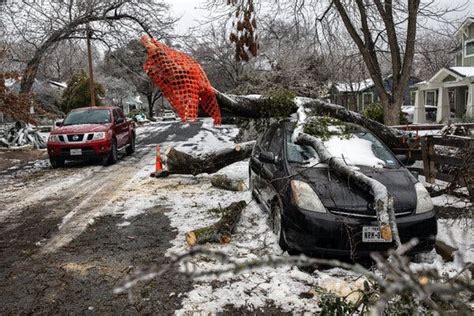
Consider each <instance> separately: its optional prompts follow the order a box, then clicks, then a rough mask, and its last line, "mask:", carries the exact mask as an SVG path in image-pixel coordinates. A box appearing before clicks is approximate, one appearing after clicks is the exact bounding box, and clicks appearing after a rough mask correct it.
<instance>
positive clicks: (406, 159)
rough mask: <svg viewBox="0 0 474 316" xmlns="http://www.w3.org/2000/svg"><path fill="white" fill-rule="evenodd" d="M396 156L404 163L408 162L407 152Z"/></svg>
mask: <svg viewBox="0 0 474 316" xmlns="http://www.w3.org/2000/svg"><path fill="white" fill-rule="evenodd" d="M395 157H397V159H398V160H399V161H400V162H401V163H402V164H406V163H407V162H408V157H407V155H405V154H400V155H395Z"/></svg>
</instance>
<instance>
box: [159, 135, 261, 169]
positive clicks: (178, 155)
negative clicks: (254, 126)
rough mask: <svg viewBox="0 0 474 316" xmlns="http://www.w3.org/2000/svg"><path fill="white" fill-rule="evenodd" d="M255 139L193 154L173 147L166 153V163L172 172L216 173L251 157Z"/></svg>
mask: <svg viewBox="0 0 474 316" xmlns="http://www.w3.org/2000/svg"><path fill="white" fill-rule="evenodd" d="M254 144H255V141H251V142H246V143H241V144H236V145H234V146H232V147H229V148H225V149H222V150H219V151H216V152H213V153H209V154H206V155H202V156H193V155H190V154H188V153H185V152H182V151H179V150H177V149H175V148H173V147H171V148H170V149H169V150H168V151H167V153H166V159H165V162H166V165H167V167H168V171H169V173H170V174H192V175H198V174H200V173H214V172H217V171H219V170H220V169H222V168H224V167H225V166H227V165H230V164H233V163H234V162H237V161H241V160H244V159H247V158H249V157H250V154H251V152H252V149H253V146H254Z"/></svg>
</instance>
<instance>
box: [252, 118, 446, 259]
mask: <svg viewBox="0 0 474 316" xmlns="http://www.w3.org/2000/svg"><path fill="white" fill-rule="evenodd" d="M347 124H348V125H347V126H349V127H350V129H349V131H350V132H349V137H347V135H346V136H345V137H339V136H331V137H328V139H326V140H325V145H326V147H327V149H328V150H329V151H330V152H331V154H333V155H334V156H335V157H337V158H340V159H343V160H344V161H345V162H346V163H347V164H349V165H351V166H354V168H357V169H358V170H359V171H360V172H362V173H364V174H365V175H367V176H369V177H371V178H373V179H375V180H377V181H379V182H381V183H382V184H383V185H385V186H386V187H387V190H388V192H389V194H390V195H391V196H392V197H393V199H394V209H395V215H396V222H397V226H398V230H399V233H400V239H401V241H402V243H404V242H408V241H409V240H411V239H413V238H417V239H418V240H419V243H418V245H417V246H416V247H415V248H413V249H412V251H411V253H419V252H426V251H430V250H432V249H433V247H434V243H435V237H436V234H437V223H436V214H435V212H434V210H433V204H432V202H431V198H430V196H429V194H428V192H427V191H426V189H425V188H424V186H423V185H422V184H421V183H420V182H418V180H417V179H416V178H415V177H414V176H413V175H412V174H411V173H410V171H409V170H408V169H407V168H406V167H404V166H403V164H402V163H401V161H400V160H399V159H398V158H397V157H396V156H395V155H394V154H393V153H392V152H391V151H390V149H388V148H387V147H386V146H385V145H384V144H383V142H382V141H380V140H379V139H378V138H377V137H376V136H375V135H374V134H372V133H371V132H370V131H368V130H366V129H364V128H363V127H361V126H359V125H356V124H349V123H347ZM295 125H296V124H295V122H292V121H289V120H285V121H281V122H279V123H275V124H273V125H271V126H270V127H269V128H268V129H267V130H266V131H265V132H264V133H263V134H262V135H261V137H260V138H259V139H258V140H257V143H256V145H255V147H254V149H253V152H252V155H251V159H250V163H249V179H250V180H249V181H250V189H251V191H252V194H253V196H254V197H255V199H256V200H257V201H258V202H259V203H260V205H261V207H262V208H263V209H264V210H265V211H267V212H268V214H269V218H270V222H271V226H272V229H273V231H274V232H275V234H277V237H278V238H279V243H280V246H281V247H282V249H284V250H288V252H289V253H291V254H296V253H305V254H308V255H316V256H320V257H331V258H334V257H349V258H363V257H368V256H369V255H370V253H371V252H385V251H387V250H388V249H390V248H393V247H394V246H395V245H394V242H393V241H385V240H384V239H383V238H381V236H380V231H379V229H378V222H377V218H376V212H375V210H374V208H373V198H372V197H371V196H370V195H369V194H368V193H367V192H364V191H362V190H360V189H358V188H357V187H356V186H355V185H354V184H351V183H350V182H349V181H348V179H341V178H340V177H338V176H337V175H336V174H335V173H334V172H333V171H332V170H329V168H328V166H327V165H326V164H325V163H324V162H321V161H318V157H317V153H316V152H315V151H314V149H313V148H311V147H309V146H300V145H297V144H295V143H294V142H293V141H292V135H293V131H294V129H295Z"/></svg>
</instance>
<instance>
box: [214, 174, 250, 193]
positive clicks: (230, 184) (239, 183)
mask: <svg viewBox="0 0 474 316" xmlns="http://www.w3.org/2000/svg"><path fill="white" fill-rule="evenodd" d="M211 184H212V185H213V186H215V187H216V188H220V189H224V190H229V191H245V189H246V186H245V181H244V180H242V179H238V180H236V179H231V178H229V177H228V176H226V175H224V174H217V175H215V176H213V177H212V178H211Z"/></svg>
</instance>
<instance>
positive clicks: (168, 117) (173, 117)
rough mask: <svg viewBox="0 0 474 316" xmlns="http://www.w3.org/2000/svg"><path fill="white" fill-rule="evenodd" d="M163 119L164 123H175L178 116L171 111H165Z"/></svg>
mask: <svg viewBox="0 0 474 316" xmlns="http://www.w3.org/2000/svg"><path fill="white" fill-rule="evenodd" d="M162 118H163V121H174V120H176V114H175V113H174V112H173V111H171V110H164V111H163V116H162Z"/></svg>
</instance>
